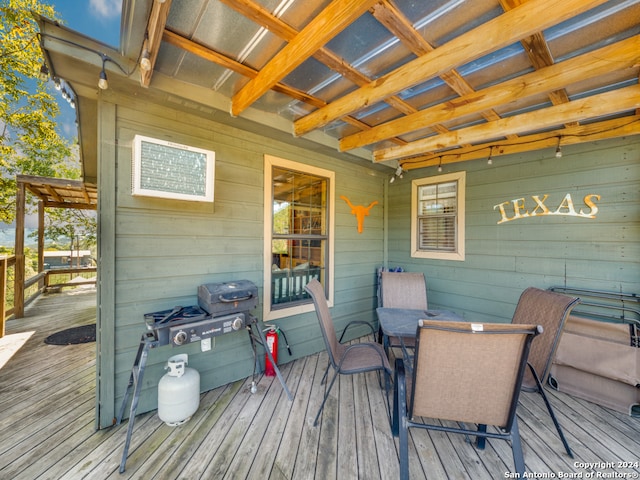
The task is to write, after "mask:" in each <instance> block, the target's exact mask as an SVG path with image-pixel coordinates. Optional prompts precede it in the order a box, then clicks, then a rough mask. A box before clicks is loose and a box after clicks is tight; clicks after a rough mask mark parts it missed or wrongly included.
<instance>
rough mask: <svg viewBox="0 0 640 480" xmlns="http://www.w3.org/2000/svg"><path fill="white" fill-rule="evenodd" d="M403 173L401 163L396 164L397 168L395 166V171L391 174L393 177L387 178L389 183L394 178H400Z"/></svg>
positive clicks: (394, 179)
mask: <svg viewBox="0 0 640 480" xmlns="http://www.w3.org/2000/svg"><path fill="white" fill-rule="evenodd" d="M403 173H404V170H403V169H402V165H398V168H396V171H395V173H394V174H393V177H391V179H390V180H389V183H393V182H395V181H396V178H402V176H403Z"/></svg>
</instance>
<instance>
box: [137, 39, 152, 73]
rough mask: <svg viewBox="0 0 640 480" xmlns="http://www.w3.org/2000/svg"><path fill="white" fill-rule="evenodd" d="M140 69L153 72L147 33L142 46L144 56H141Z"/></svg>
mask: <svg viewBox="0 0 640 480" xmlns="http://www.w3.org/2000/svg"><path fill="white" fill-rule="evenodd" d="M140 69H141V70H142V71H143V72H148V71H149V70H151V55H150V53H149V34H148V33H147V32H145V34H144V43H143V44H142V55H140Z"/></svg>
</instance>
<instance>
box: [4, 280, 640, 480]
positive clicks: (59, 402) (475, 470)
mask: <svg viewBox="0 0 640 480" xmlns="http://www.w3.org/2000/svg"><path fill="white" fill-rule="evenodd" d="M94 312H95V290H92V289H86V288H85V289H80V290H77V291H74V292H64V293H58V294H49V295H47V296H45V297H43V298H41V299H39V300H38V301H37V302H36V303H35V304H34V305H32V306H31V307H30V308H29V309H28V310H27V312H26V315H27V316H26V318H24V319H21V320H12V321H9V322H8V324H7V336H6V337H5V338H4V339H0V364H3V366H2V367H1V368H0V412H2V413H1V415H0V478H1V479H28V480H32V479H40V478H43V479H58V478H64V479H73V480H77V479H80V478H89V479H107V478H113V479H120V478H123V479H124V478H141V479H145V480H148V479H162V480H167V479H174V478H176V479H177V478H180V479H197V478H203V479H221V478H229V479H242V478H251V479H254V478H255V479H264V478H269V479H304V480H306V479H313V478H316V479H318V480H325V479H333V478H337V479H356V478H359V479H367V480H369V479H378V478H379V479H383V480H386V479H394V478H398V472H399V469H398V455H397V441H396V440H394V438H393V437H392V436H391V433H390V428H389V423H388V420H387V416H386V411H385V409H386V405H385V400H384V395H383V391H382V390H381V389H380V387H379V385H378V379H377V376H376V375H375V374H371V375H358V376H355V377H343V378H342V379H341V380H340V383H339V385H336V386H334V394H335V395H333V396H331V397H330V399H329V401H328V403H327V406H326V409H325V413H324V416H323V417H322V419H321V423H320V424H319V426H318V427H313V426H312V425H311V422H312V421H313V417H314V415H315V413H316V411H317V408H318V406H319V403H320V401H321V397H322V393H321V392H322V391H323V387H322V386H321V385H320V378H321V377H322V373H323V369H324V367H325V365H326V355H324V354H319V355H312V356H309V357H307V358H304V359H301V360H297V361H295V362H292V363H289V364H287V365H284V366H283V368H282V371H283V375H285V377H286V380H287V385H288V387H289V388H290V389H291V391H292V393H293V394H294V396H295V398H294V400H293V401H292V402H290V401H289V400H288V399H287V397H286V395H285V393H284V392H283V390H282V387H281V386H280V383H279V382H278V381H277V379H275V380H274V379H273V378H270V377H259V383H258V392H257V393H256V394H251V393H250V391H249V386H250V383H251V378H248V379H246V380H244V381H239V382H236V383H233V384H230V385H226V386H224V387H221V388H218V389H216V390H213V391H210V392H207V393H206V394H203V395H202V397H201V403H200V408H199V410H198V412H197V413H196V414H195V415H194V417H193V418H192V419H191V420H190V421H189V422H187V423H185V424H184V425H182V426H180V427H173V428H172V427H169V426H167V425H165V424H163V423H162V422H161V421H160V420H159V419H158V417H157V415H156V413H155V412H151V413H147V414H143V415H139V416H138V417H137V419H136V423H135V429H134V432H133V436H132V443H131V448H130V451H129V458H128V460H127V464H126V467H127V468H126V472H125V473H124V474H119V473H118V467H119V464H120V458H121V455H122V450H123V444H124V438H125V435H126V428H127V423H126V422H124V423H123V424H122V425H120V426H118V427H113V428H110V429H106V430H101V431H95V430H94V425H95V423H94V409H95V395H94V381H95V343H91V344H84V345H75V346H52V345H46V344H44V343H43V340H44V338H45V337H46V336H48V335H50V334H51V333H53V332H56V331H58V330H61V329H63V328H67V327H69V326H73V325H82V324H86V323H91V322H92V321H93V320H94V318H95V315H94ZM21 342H23V343H24V344H23V345H22V346H21V347H20V348H19V349H18V350H17V351H16V352H15V354H14V355H13V356H11V357H10V358H7V357H8V355H9V353H10V350H11V349H12V345H14V344H20V343H21ZM550 396H551V401H552V402H553V404H554V406H555V408H556V412H557V413H558V415H559V418H560V421H561V423H562V425H563V427H564V430H565V433H566V435H567V438H568V440H569V442H570V444H571V446H572V448H573V449H574V452H575V455H576V458H575V460H572V459H570V458H569V457H567V455H566V454H565V453H564V451H563V448H562V445H561V443H560V441H559V439H558V437H557V435H556V434H555V430H554V428H553V425H552V424H551V420H550V418H549V416H548V415H547V413H546V410H545V409H544V405H543V403H542V399H541V398H540V396H539V395H533V394H523V395H522V397H521V406H520V407H519V410H518V413H519V419H520V430H521V434H522V438H523V443H524V447H523V448H524V455H525V461H526V464H527V470H528V471H529V472H532V473H533V474H536V475H537V476H536V477H535V478H570V477H569V475H570V474H574V477H573V478H625V477H623V476H617V477H614V476H613V474H618V475H620V474H627V475H628V476H626V478H637V475H638V472H640V468H638V467H637V466H636V467H635V468H621V467H620V466H619V465H618V462H640V420H639V419H632V418H630V417H627V416H625V415H622V414H619V413H616V412H613V411H611V410H608V409H605V408H602V407H599V406H597V405H594V404H592V403H589V402H586V401H583V400H579V399H576V398H573V397H570V396H567V395H565V394H561V393H557V392H553V391H551V392H550ZM411 449H412V452H411V465H410V469H411V475H412V478H418V479H420V478H428V479H441V478H442V479H444V478H456V479H458V478H459V479H474V480H476V479H497V478H508V474H507V473H506V472H509V471H510V470H511V469H512V458H511V451H510V448H509V445H508V444H507V443H506V442H504V441H495V440H494V441H490V442H489V444H488V446H487V448H486V450H484V451H481V452H479V451H477V450H476V449H475V448H474V447H473V445H472V444H471V443H469V442H468V441H467V440H465V438H464V437H463V436H460V435H449V434H444V433H437V432H426V431H417V432H412V433H411ZM417 451H419V452H420V453H419V454H418V453H417ZM587 463H589V464H593V463H600V465H596V466H595V467H594V468H590V467H587V466H584V465H583V464H587ZM591 472H593V476H590V474H591ZM552 474H553V475H555V476H552ZM561 474H564V475H566V476H564V477H562V475H561ZM543 475H546V476H543ZM634 475H635V476H634ZM530 478H534V477H530Z"/></svg>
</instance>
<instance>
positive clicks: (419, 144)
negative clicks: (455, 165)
mask: <svg viewBox="0 0 640 480" xmlns="http://www.w3.org/2000/svg"><path fill="white" fill-rule="evenodd" d="M638 107H640V85H633V86H631V87H626V88H621V89H618V90H614V91H609V92H606V93H601V94H598V95H592V96H590V97H587V98H582V99H579V100H574V101H572V102H569V103H565V104H562V105H554V106H552V107H548V108H542V109H540V110H536V111H533V112H527V113H523V114H520V115H516V116H513V117H508V118H502V119H500V120H496V121H494V122H488V123H484V124H481V125H475V126H472V127H467V128H461V129H460V130H455V131H452V132H449V133H445V134H441V135H435V136H431V137H427V138H424V139H421V140H417V141H415V142H412V143H410V144H407V145H404V146H397V147H390V148H385V149H380V150H376V151H375V152H374V159H375V161H378V162H380V161H386V160H395V159H399V158H404V157H410V156H415V155H419V154H421V153H424V152H429V151H435V150H442V149H447V148H450V147H455V146H457V145H461V144H465V143H478V142H483V143H486V141H487V139H489V140H491V139H494V140H500V138H501V137H505V136H507V135H511V134H521V133H526V132H532V131H536V130H542V129H546V128H552V127H554V126H557V125H562V124H564V123H567V122H576V121H578V120H580V121H582V120H588V119H595V118H599V117H603V116H607V115H614V114H616V113H621V112H624V111H629V110H634V109H636V108H638Z"/></svg>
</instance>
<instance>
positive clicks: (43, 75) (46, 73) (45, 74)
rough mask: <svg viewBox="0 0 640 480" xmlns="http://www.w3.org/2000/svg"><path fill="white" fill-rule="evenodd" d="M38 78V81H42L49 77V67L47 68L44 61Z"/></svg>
mask: <svg viewBox="0 0 640 480" xmlns="http://www.w3.org/2000/svg"><path fill="white" fill-rule="evenodd" d="M38 78H40V81H42V82H46V81H47V80H48V79H49V69H48V68H47V65H46V64H44V63H43V64H42V66H41V67H40V73H39V74H38Z"/></svg>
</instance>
